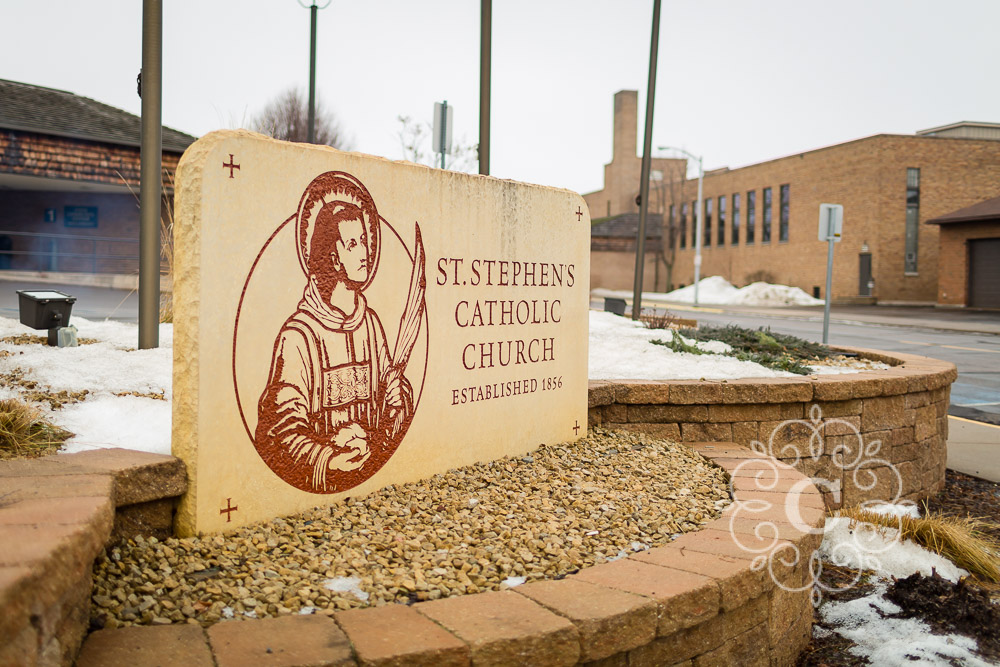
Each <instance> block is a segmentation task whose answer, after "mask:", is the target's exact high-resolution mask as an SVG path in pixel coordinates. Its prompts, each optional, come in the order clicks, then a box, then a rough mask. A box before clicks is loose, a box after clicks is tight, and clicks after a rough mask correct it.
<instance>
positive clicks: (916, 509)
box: [863, 500, 920, 519]
mask: <svg viewBox="0 0 1000 667" xmlns="http://www.w3.org/2000/svg"><path fill="white" fill-rule="evenodd" d="M863 508H864V509H865V510H866V511H868V512H871V513H873V514H881V515H882V516H908V517H910V518H911V519H919V518H920V506H919V505H917V504H916V503H915V502H913V501H912V500H904V501H902V502H898V503H895V504H894V503H883V502H873V503H865V504H864V505H863Z"/></svg>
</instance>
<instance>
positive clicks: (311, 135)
mask: <svg viewBox="0 0 1000 667" xmlns="http://www.w3.org/2000/svg"><path fill="white" fill-rule="evenodd" d="M332 1H333V0H327V3H326V4H325V5H323V6H322V7H317V6H316V2H315V0H313V3H312V4H311V5H308V7H309V14H310V22H309V120H308V123H309V127H308V128H307V129H306V141H308V142H309V143H310V144H314V143H316V12H317V11H318V10H320V9H326V8H327V7H329V6H330V2H332ZM299 4H300V5H301V6H302V7H306V6H307V5H303V4H302V0H299Z"/></svg>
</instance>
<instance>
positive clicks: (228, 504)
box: [219, 155, 240, 523]
mask: <svg viewBox="0 0 1000 667" xmlns="http://www.w3.org/2000/svg"><path fill="white" fill-rule="evenodd" d="M229 157H230V158H232V157H233V156H232V155H230V156H229ZM232 500H233V499H232V498H226V507H225V508H224V509H221V510H219V514H225V515H226V523H229V522H230V521H231V520H232V518H233V517H232V513H233V512H235V511H236V510H238V509H239V508H240V506H239V505H236V506H235V507H234V506H233V503H232Z"/></svg>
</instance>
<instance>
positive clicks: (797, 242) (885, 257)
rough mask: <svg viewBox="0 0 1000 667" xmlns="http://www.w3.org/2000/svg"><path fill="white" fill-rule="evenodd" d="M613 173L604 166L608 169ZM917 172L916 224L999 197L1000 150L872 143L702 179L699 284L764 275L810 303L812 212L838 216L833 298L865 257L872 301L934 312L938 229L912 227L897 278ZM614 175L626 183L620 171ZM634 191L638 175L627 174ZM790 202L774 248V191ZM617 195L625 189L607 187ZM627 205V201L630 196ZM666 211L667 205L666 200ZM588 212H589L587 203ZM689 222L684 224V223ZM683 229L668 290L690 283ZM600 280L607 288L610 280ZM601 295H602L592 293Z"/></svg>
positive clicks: (817, 248)
mask: <svg viewBox="0 0 1000 667" xmlns="http://www.w3.org/2000/svg"><path fill="white" fill-rule="evenodd" d="M610 166H611V165H609V167H610ZM908 167H916V168H919V169H920V178H921V181H920V222H921V223H923V221H925V220H929V219H931V218H934V217H937V216H940V215H943V214H945V213H948V212H951V211H954V210H957V209H960V208H963V207H965V206H970V205H972V204H974V203H977V202H979V201H982V200H983V199H987V198H989V197H994V196H997V195H1000V141H988V140H970V139H949V138H943V137H917V136H894V135H878V136H874V137H869V138H866V139H859V140H857V141H852V142H849V143H845V144H840V145H837V146H832V147H829V148H824V149H820V150H815V151H809V152H806V153H801V154H798V155H793V156H789V157H785V158H781V159H778V160H772V161H770V162H764V163H761V164H756V165H752V166H749V167H743V168H740V169H733V170H724V171H716V172H711V173H709V174H707V175H706V176H705V179H704V196H705V198H706V199H708V198H712V199H713V200H714V204H713V208H714V210H713V221H712V222H713V226H712V237H711V244H710V245H705V246H704V247H703V250H702V255H703V259H702V270H701V275H702V276H711V275H721V276H723V277H724V278H726V279H727V280H729V281H730V282H732V283H734V284H736V285H745V284H748V283H749V282H750V281H751V278H752V277H753V274H755V273H757V272H761V271H764V272H767V273H768V274H769V276H768V277H769V278H770V279H773V280H774V281H775V282H778V283H783V284H787V285H793V286H796V287H799V288H801V289H803V290H805V291H806V292H808V293H810V294H812V293H813V287H814V286H818V287H820V288H821V290H820V291H821V294H822V288H823V287H824V286H825V284H826V257H827V246H826V244H825V243H823V242H821V241H819V240H818V238H817V228H818V218H819V205H820V204H821V203H835V204H842V205H843V206H844V234H843V238H842V240H841V242H840V243H838V244H837V245H836V248H835V252H834V281H833V297H834V299H838V300H843V299H850V298H853V297H856V296H857V295H858V293H859V285H858V282H859V264H860V259H859V255H860V254H861V252H862V250H863V246H867V247H868V251H869V252H870V253H871V255H872V273H873V278H874V283H875V287H874V291H873V295H874V296H875V297H876V298H877V299H878V300H879V301H881V302H893V301H905V302H926V303H933V302H934V301H936V300H937V296H938V291H939V290H938V264H939V261H938V229H937V227H936V226H935V225H924V224H921V225H920V231H919V239H918V273H917V274H916V275H904V272H903V255H904V234H905V216H906V197H905V195H906V170H907V168H908ZM620 173H624V170H622V171H621V172H620ZM627 178H628V179H629V180H628V181H627V182H631V183H632V184H633V185H632V190H633V191H634V190H635V189H637V187H638V170H637V169H636V170H635V172H634V174H632V173H629V174H628V176H627ZM784 184H788V185H789V192H790V206H789V213H790V215H789V240H788V241H787V242H780V241H779V240H778V236H779V234H778V231H779V221H780V186H781V185H784ZM614 187H617V188H624V187H625V184H621V185H615V186H614ZM695 187H696V183H695V182H693V181H689V182H688V183H687V184H686V188H685V192H684V193H683V198H682V199H679V201H678V203H682V202H691V201H692V200H694V198H695V196H696V190H695ZM767 187H770V188H771V189H772V195H773V200H772V222H771V241H770V243H767V244H765V243H762V241H761V230H762V225H763V190H764V188H767ZM609 190H611V187H610V186H608V185H606V187H605V191H601V192H599V193H592V195H587V196H586V197H589V199H587V201H588V204H590V205H591V214H592V216H593V217H601V216H603V215H604V209H602V208H600V207H599V205H600V201H603V200H600V201H599V197H598V195H600V196H602V197H603V196H604V195H603V193H604V192H606V191H609ZM749 190H754V191H756V193H757V220H756V234H755V242H754V244H752V245H748V244H747V242H746V209H747V202H746V193H747V191H749ZM733 193H739V194H740V195H741V198H742V205H741V221H740V222H741V226H740V238H739V243H738V245H735V246H734V245H732V236H731V221H732V195H733ZM722 195H724V196H725V197H726V199H727V209H728V210H727V229H726V232H725V245H723V246H721V247H720V246H718V244H717V240H718V229H717V224H718V198H719V196H722ZM633 196H634V195H633ZM667 200H668V201H667V203H668V204H669V200H670V197H669V195H668V197H667ZM592 202H595V203H592ZM690 217H691V216H689V218H690ZM692 228H693V223H692V221H691V220H689V222H688V243H687V248H685V249H680V248H678V249H677V251H676V260H675V265H674V281H673V282H674V284H675V285H680V284H690V282H691V281H692V279H693V273H694V244H693V242H692ZM605 279H607V280H611V281H614V280H615V279H614V278H613V277H611V276H606V277H605ZM598 286H601V287H603V286H604V285H598Z"/></svg>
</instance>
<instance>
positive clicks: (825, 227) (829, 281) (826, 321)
mask: <svg viewBox="0 0 1000 667" xmlns="http://www.w3.org/2000/svg"><path fill="white" fill-rule="evenodd" d="M843 228H844V207H843V206H842V205H840V204H820V205H819V240H820V241H826V242H827V244H828V245H829V249H828V251H827V254H826V305H825V306H824V307H823V344H824V345H826V344H827V343H828V342H829V341H830V299H831V296H830V291H831V289H832V288H833V244H834V243H840V234H841V231H842V230H843Z"/></svg>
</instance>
